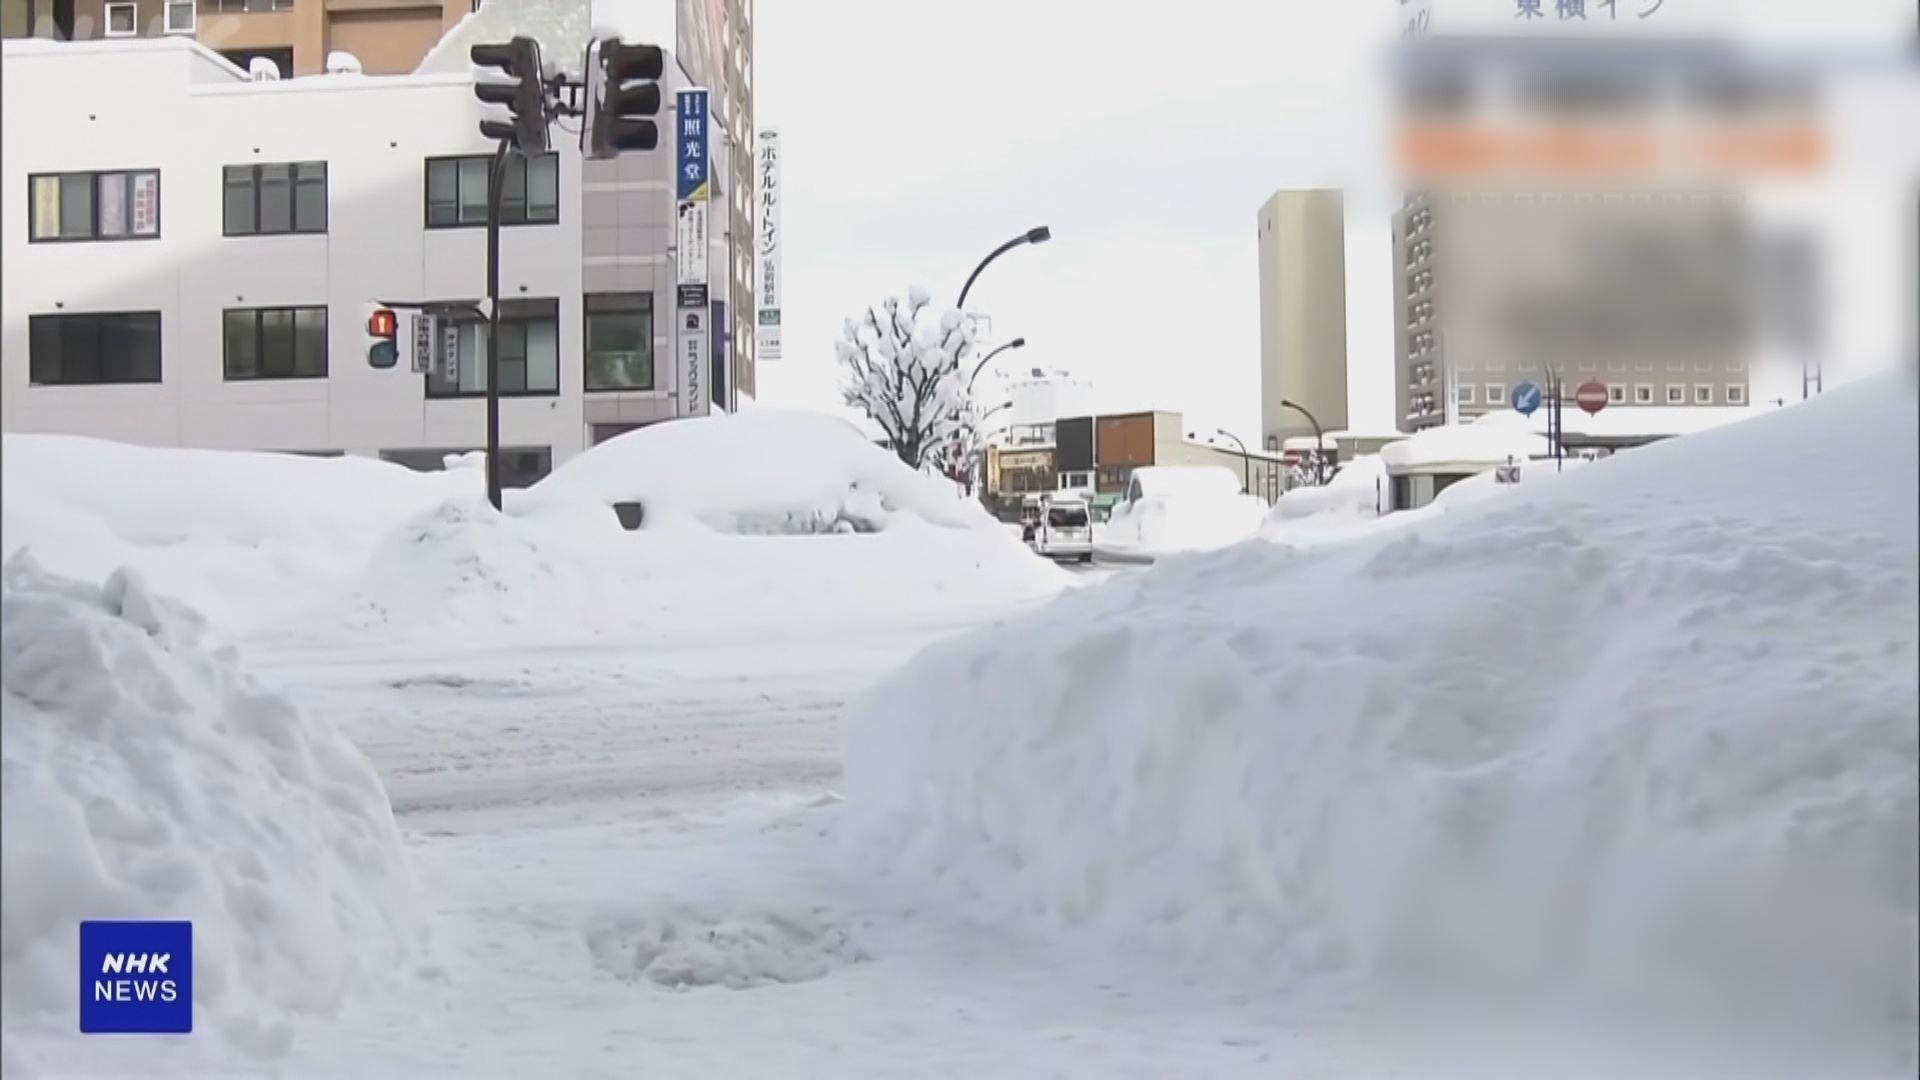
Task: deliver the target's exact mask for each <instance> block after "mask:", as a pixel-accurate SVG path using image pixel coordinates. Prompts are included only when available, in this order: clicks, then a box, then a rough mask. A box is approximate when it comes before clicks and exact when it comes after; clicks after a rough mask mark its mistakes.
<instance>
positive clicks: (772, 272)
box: [754, 128, 780, 360]
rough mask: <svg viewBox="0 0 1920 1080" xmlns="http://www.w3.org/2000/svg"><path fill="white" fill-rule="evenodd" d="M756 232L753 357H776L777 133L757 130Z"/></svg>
mask: <svg viewBox="0 0 1920 1080" xmlns="http://www.w3.org/2000/svg"><path fill="white" fill-rule="evenodd" d="M758 164H759V167H760V184H759V188H760V215H759V224H760V230H759V231H760V235H759V237H758V238H757V239H758V243H756V244H755V245H754V249H755V251H756V253H757V255H758V257H759V259H760V283H759V284H760V297H759V302H760V312H759V316H758V319H757V322H758V329H757V330H756V331H755V335H754V336H755V338H756V339H757V341H756V345H755V358H756V360H778V359H780V133H779V132H778V131H775V130H774V129H773V128H767V129H766V130H764V131H762V132H760V146H759V161H758Z"/></svg>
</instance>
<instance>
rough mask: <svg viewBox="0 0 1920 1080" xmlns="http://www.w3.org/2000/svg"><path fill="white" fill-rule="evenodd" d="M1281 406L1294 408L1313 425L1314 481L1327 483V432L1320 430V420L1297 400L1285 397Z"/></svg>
mask: <svg viewBox="0 0 1920 1080" xmlns="http://www.w3.org/2000/svg"><path fill="white" fill-rule="evenodd" d="M1280 407H1281V408H1283V409H1292V410H1293V411H1295V412H1297V413H1299V414H1300V415H1301V416H1304V417H1306V418H1307V423H1309V424H1312V425H1313V444H1314V450H1313V482H1314V484H1315V485H1316V486H1318V485H1320V484H1324V483H1326V482H1327V433H1326V432H1324V431H1322V430H1320V421H1319V420H1317V419H1315V418H1314V415H1313V414H1312V413H1310V412H1308V411H1307V410H1306V408H1305V407H1304V406H1301V405H1299V404H1297V403H1295V402H1291V401H1286V400H1284V399H1283V400H1282V401H1281V402H1280Z"/></svg>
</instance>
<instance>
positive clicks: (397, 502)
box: [0, 435, 484, 627]
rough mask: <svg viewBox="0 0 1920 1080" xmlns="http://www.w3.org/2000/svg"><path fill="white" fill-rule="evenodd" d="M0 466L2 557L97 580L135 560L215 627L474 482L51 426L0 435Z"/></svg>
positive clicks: (328, 579) (346, 562)
mask: <svg viewBox="0 0 1920 1080" xmlns="http://www.w3.org/2000/svg"><path fill="white" fill-rule="evenodd" d="M474 464H475V465H476V466H477V464H478V462H477V459H476V460H475V462H474ZM0 472H3V474H4V475H3V477H0V482H3V485H4V488H5V491H6V498H5V500H4V501H0V519H3V524H0V534H4V547H5V554H6V555H8V556H11V555H12V554H14V553H15V552H16V551H19V550H20V549H22V548H31V550H32V551H33V554H34V557H35V558H36V559H37V560H38V561H39V562H40V563H41V564H42V565H43V566H45V567H47V568H48V569H49V570H52V571H55V572H57V573H61V574H66V575H69V576H73V577H78V578H83V579H86V580H90V581H96V582H97V581H102V580H105V578H106V577H107V575H108V574H110V573H112V572H113V571H114V570H115V569H117V568H119V567H122V566H133V567H136V568H138V569H139V570H140V571H141V573H142V574H143V575H144V576H145V577H146V578H147V579H148V580H149V582H150V583H151V584H152V585H153V587H154V588H155V589H156V590H158V591H159V592H161V593H163V594H165V595H168V596H171V597H173V598H175V599H178V600H181V601H182V602H185V603H187V604H189V605H191V606H192V607H194V608H196V609H198V610H200V611H201V612H202V613H204V614H206V615H207V616H208V617H209V618H210V619H212V620H214V621H215V622H216V623H218V624H220V625H222V626H226V627H235V626H238V627H245V626H250V625H255V624H257V623H259V622H260V621H262V620H267V619H272V618H277V617H282V616H285V615H287V614H289V613H291V612H293V611H297V610H298V609H300V608H302V607H304V606H306V605H309V604H311V603H314V602H316V601H317V600H318V599H319V598H321V597H324V596H326V595H328V594H329V592H330V591H331V590H332V589H333V587H334V586H336V585H337V584H338V583H339V582H341V581H342V580H344V579H345V578H346V577H348V576H349V575H350V574H352V573H353V572H354V571H356V570H358V569H359V567H360V566H361V565H363V564H364V563H365V561H366V559H367V556H368V554H369V553H370V552H371V551H372V550H373V549H374V547H375V546H376V545H377V544H378V543H379V542H380V540H381V538H382V537H383V536H384V535H385V534H386V533H387V531H388V530H390V529H391V528H392V527H393V526H394V525H395V524H396V523H398V522H400V521H404V520H406V519H407V518H408V517H410V516H412V515H414V514H418V513H421V512H424V511H425V510H427V509H429V508H431V507H433V506H436V505H438V504H439V503H440V502H442V501H444V500H446V499H448V498H450V497H455V496H459V495H466V496H468V497H475V496H477V495H479V494H480V493H481V492H482V491H483V489H484V483H483V479H482V477H483V474H482V473H481V472H479V471H478V470H477V469H458V470H454V471H450V472H443V473H419V472H415V471H413V470H410V469H407V468H405V467H403V466H400V465H395V464H392V463H390V462H384V461H377V460H373V459H369V458H355V457H342V458H311V457H301V456H298V455H293V454H261V453H243V452H235V451H221V450H181V449H172V448H159V447H146V446H130V445H126V444H122V443H113V442H104V441H101V440H97V439H85V438H75V437H69V436H60V435H6V436H4V437H0Z"/></svg>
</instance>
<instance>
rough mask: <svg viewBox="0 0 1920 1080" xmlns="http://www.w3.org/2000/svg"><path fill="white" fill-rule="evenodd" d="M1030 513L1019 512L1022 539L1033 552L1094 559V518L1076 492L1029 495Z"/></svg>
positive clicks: (1058, 557)
mask: <svg viewBox="0 0 1920 1080" xmlns="http://www.w3.org/2000/svg"><path fill="white" fill-rule="evenodd" d="M1028 506H1029V507H1030V508H1031V514H1022V515H1021V516H1022V517H1023V518H1025V519H1026V524H1025V525H1024V527H1023V529H1022V533H1023V538H1024V539H1025V540H1026V541H1027V543H1028V544H1029V545H1031V546H1032V547H1033V550H1034V552H1035V553H1036V554H1039V555H1042V556H1044V557H1046V558H1049V559H1055V560H1072V561H1074V562H1083V563H1088V562H1092V561H1093V519H1092V514H1091V511H1090V510H1089V509H1088V507H1087V502H1086V500H1085V499H1083V498H1081V497H1080V496H1078V495H1036V496H1030V497H1029V503H1028Z"/></svg>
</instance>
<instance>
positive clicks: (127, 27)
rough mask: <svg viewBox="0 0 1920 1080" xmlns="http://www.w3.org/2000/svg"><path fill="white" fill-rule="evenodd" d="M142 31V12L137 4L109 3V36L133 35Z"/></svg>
mask: <svg viewBox="0 0 1920 1080" xmlns="http://www.w3.org/2000/svg"><path fill="white" fill-rule="evenodd" d="M139 32H140V14H139V5H137V4H108V5H107V36H108V37H132V36H134V35H135V34H138V33H139Z"/></svg>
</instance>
